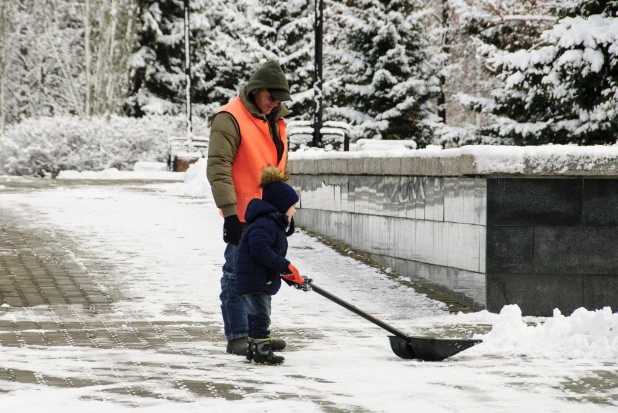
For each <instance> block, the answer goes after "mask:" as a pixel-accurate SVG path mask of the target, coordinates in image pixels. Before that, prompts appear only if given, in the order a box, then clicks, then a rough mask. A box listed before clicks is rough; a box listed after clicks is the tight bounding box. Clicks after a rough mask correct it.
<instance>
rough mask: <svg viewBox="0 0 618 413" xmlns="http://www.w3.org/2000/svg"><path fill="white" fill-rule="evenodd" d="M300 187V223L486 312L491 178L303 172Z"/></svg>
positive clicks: (297, 179) (296, 180)
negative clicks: (486, 264)
mask: <svg viewBox="0 0 618 413" xmlns="http://www.w3.org/2000/svg"><path fill="white" fill-rule="evenodd" d="M292 183H293V185H294V187H295V188H296V190H297V191H298V193H299V195H300V208H299V211H298V213H297V215H296V217H295V220H296V222H297V223H298V224H299V225H300V226H302V227H305V228H307V229H310V230H311V231H314V232H316V233H319V234H321V235H323V236H326V237H328V238H330V239H333V240H335V241H337V242H339V243H341V244H343V245H347V246H349V247H350V248H352V249H354V250H356V251H359V252H362V253H364V254H365V255H368V256H370V257H372V258H373V259H374V260H375V261H377V262H379V263H380V264H381V265H384V266H386V267H390V268H393V269H394V270H396V271H397V272H399V273H400V274H402V275H405V276H408V277H410V278H411V279H413V280H416V281H420V282H423V283H424V284H426V285H430V286H431V287H433V288H434V289H436V290H438V291H441V292H444V293H447V294H448V295H450V296H452V297H453V298H455V299H456V300H458V301H460V302H462V303H465V304H467V305H470V306H471V307H473V308H475V309H481V308H485V305H486V294H485V242H486V241H485V240H486V229H485V223H486V216H485V213H486V209H487V208H486V205H487V194H486V180H485V179H484V178H473V177H472V178H469V177H428V176H380V175H373V176H365V175H300V174H299V175H294V176H293V181H292Z"/></svg>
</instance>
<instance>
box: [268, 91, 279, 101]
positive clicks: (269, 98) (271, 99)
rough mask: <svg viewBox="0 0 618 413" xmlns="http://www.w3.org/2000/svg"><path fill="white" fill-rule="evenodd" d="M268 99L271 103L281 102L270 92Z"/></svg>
mask: <svg viewBox="0 0 618 413" xmlns="http://www.w3.org/2000/svg"><path fill="white" fill-rule="evenodd" d="M268 101H269V102H270V103H275V102H279V101H278V100H277V99H275V98H274V97H272V95H271V94H270V93H269V94H268Z"/></svg>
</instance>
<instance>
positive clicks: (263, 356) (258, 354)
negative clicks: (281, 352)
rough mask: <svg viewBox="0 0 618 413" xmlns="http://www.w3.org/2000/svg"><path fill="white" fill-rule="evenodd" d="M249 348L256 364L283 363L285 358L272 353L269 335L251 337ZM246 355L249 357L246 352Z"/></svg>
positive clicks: (271, 364) (272, 364)
mask: <svg viewBox="0 0 618 413" xmlns="http://www.w3.org/2000/svg"><path fill="white" fill-rule="evenodd" d="M251 348H252V353H253V354H252V355H253V361H254V362H256V363H257V364H266V365H270V366H274V365H277V364H283V361H284V360H285V359H284V358H283V357H281V356H275V355H274V354H273V350H272V346H271V338H270V337H267V338H256V339H253V342H252V343H251ZM250 351H251V350H250ZM247 357H249V353H247Z"/></svg>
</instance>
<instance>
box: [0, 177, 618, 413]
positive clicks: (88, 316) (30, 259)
mask: <svg viewBox="0 0 618 413" xmlns="http://www.w3.org/2000/svg"><path fill="white" fill-rule="evenodd" d="M27 189H28V188H25V189H24V188H22V190H27ZM24 219H35V217H30V218H28V217H27V214H26V215H21V216H15V215H10V212H8V211H3V210H1V209H0V305H1V306H0V352H2V351H7V350H8V351H13V352H15V354H17V352H19V350H20V349H23V348H25V347H27V348H29V349H35V350H36V349H40V350H41V351H40V355H41V358H40V360H37V363H43V364H44V363H45V362H46V359H51V358H58V357H63V356H64V357H66V358H67V365H68V366H67V369H66V371H58V373H57V374H49V373H41V372H40V369H38V368H37V366H36V365H32V366H31V367H28V368H26V367H24V365H20V366H10V365H3V364H1V363H0V394H1V393H2V392H8V391H9V390H10V389H14V388H15V387H14V386H13V385H18V384H20V383H21V384H37V385H45V386H53V387H62V388H81V387H89V386H90V387H92V386H96V387H97V388H98V389H99V391H98V392H97V393H96V394H99V395H100V396H96V397H97V398H100V399H101V400H105V399H106V397H105V394H106V393H109V394H114V396H115V397H114V400H118V397H117V396H118V395H119V394H120V395H126V397H127V399H126V403H128V404H135V405H139V403H136V402H135V399H136V398H155V399H169V400H177V401H190V400H191V397H217V398H224V399H228V400H237V399H240V398H243V397H246V396H247V395H250V394H251V393H253V392H258V391H260V387H259V386H258V385H256V383H252V382H251V381H250V380H247V381H246V382H242V383H233V384H232V383H230V382H229V381H227V380H225V377H224V376H222V377H221V379H220V380H218V379H211V380H209V381H205V380H203V379H201V372H202V371H204V370H209V371H212V370H213V369H214V370H216V369H218V368H220V367H221V366H223V365H224V364H225V362H221V361H220V357H204V355H207V354H208V355H216V356H220V355H224V353H223V350H222V349H223V348H224V345H223V342H222V339H223V336H222V334H221V325H220V324H218V323H208V322H196V321H178V322H176V321H161V320H150V319H146V318H144V319H141V320H140V319H139V318H131V319H127V318H123V317H122V316H121V314H120V315H119V313H118V311H117V309H115V308H114V307H113V305H114V303H116V302H118V301H120V300H121V299H122V298H123V297H122V292H121V291H120V290H118V289H114V288H111V289H110V288H101V286H99V285H96V284H95V282H93V280H96V279H97V275H99V274H105V273H106V272H108V271H110V268H108V267H106V265H107V264H105V263H103V262H101V261H98V260H96V259H93V257H89V256H79V257H78V256H76V254H77V253H79V251H78V250H77V249H75V248H74V246H73V245H70V240H68V239H67V238H66V237H63V236H62V235H59V234H55V233H54V232H53V231H51V230H49V229H46V228H41V227H38V228H37V227H36V226H35V227H33V226H32V225H24V222H23V220H24ZM94 258H96V257H94ZM179 311H181V312H182V311H183V309H182V308H179ZM24 312H25V313H26V314H31V315H32V320H34V321H32V320H28V319H27V318H24V317H23V316H20V317H12V316H11V314H12V313H19V314H22V315H23V313H24ZM279 333H281V334H282V335H284V336H286V337H293V338H294V340H293V341H294V342H295V343H297V344H296V345H297V346H302V345H303V342H306V341H308V340H313V339H316V338H317V336H316V335H315V334H314V333H309V332H306V331H304V330H303V329H302V328H299V329H295V330H289V331H280V332H279ZM80 349H83V350H87V349H96V350H98V354H96V356H95V355H93V353H92V352H90V351H80ZM290 350H292V351H294V347H292V348H291V349H290ZM157 354H164V355H166V358H165V360H164V361H158V360H157ZM101 357H109V358H118V359H119V360H121V361H118V362H115V363H107V364H105V365H102V366H99V365H97V359H98V358H101ZM71 360H78V361H79V364H76V366H72V364H71ZM84 366H86V367H84ZM110 366H111V367H110ZM606 367H607V368H604V369H598V370H591V371H590V372H589V374H588V375H587V376H586V377H587V378H584V379H581V378H578V379H569V378H565V379H564V381H563V382H562V383H561V384H560V386H559V387H560V388H562V389H564V391H565V392H566V393H568V394H570V395H571V396H569V398H571V399H573V400H574V401H578V402H582V401H583V402H591V403H597V404H601V405H617V404H618V394H616V391H615V389H616V388H618V373H617V369H616V366H615V364H613V363H608V364H607V366H606ZM84 368H85V370H86V371H80V372H79V373H80V374H76V370H77V369H81V370H83V369H84ZM248 368H250V367H246V366H244V365H243V364H242V363H239V365H238V369H248ZM46 371H49V369H48V370H46ZM181 371H182V374H177V373H178V372H181ZM211 377H213V376H212V374H211ZM215 377H216V375H215ZM525 381H526V378H525V377H524V378H522V386H526V384H525ZM149 383H159V384H160V383H165V385H166V386H161V385H150V384H149ZM165 388H168V389H169V391H163V390H162V389H165ZM174 390H177V392H175V391H174ZM314 401H315V403H316V404H319V405H322V406H323V407H324V409H325V411H332V412H337V411H341V410H340V409H338V408H337V406H332V405H331V406H329V405H324V404H323V402H322V401H321V400H320V398H319V396H317V395H316V396H315V400H314Z"/></svg>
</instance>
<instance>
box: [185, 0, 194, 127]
mask: <svg viewBox="0 0 618 413" xmlns="http://www.w3.org/2000/svg"><path fill="white" fill-rule="evenodd" d="M184 6H185V93H186V97H185V99H186V102H187V107H186V111H187V116H186V121H187V138H191V132H192V129H193V128H192V124H191V44H190V43H189V40H190V39H189V35H190V26H189V0H184Z"/></svg>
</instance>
